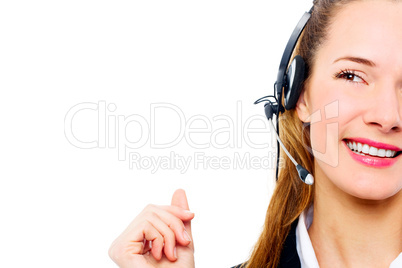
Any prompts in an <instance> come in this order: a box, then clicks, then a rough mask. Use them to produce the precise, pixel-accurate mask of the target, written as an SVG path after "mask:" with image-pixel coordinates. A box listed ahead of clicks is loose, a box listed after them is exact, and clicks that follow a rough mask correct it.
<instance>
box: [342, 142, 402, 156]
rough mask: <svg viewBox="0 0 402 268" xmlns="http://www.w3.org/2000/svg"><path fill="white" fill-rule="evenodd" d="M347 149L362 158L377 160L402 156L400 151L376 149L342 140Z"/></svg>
mask: <svg viewBox="0 0 402 268" xmlns="http://www.w3.org/2000/svg"><path fill="white" fill-rule="evenodd" d="M343 141H344V142H345V143H346V145H347V146H348V148H349V149H350V150H351V151H352V152H353V153H355V154H358V155H363V156H372V157H379V158H395V157H398V156H399V155H400V154H402V151H394V150H389V149H383V148H377V147H374V146H370V145H368V144H365V143H360V142H356V141H352V140H347V139H346V140H343Z"/></svg>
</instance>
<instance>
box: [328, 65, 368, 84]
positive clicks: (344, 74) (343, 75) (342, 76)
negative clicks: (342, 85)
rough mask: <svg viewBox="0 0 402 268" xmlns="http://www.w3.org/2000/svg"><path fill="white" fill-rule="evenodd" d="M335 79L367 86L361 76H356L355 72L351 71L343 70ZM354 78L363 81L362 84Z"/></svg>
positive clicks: (335, 75)
mask: <svg viewBox="0 0 402 268" xmlns="http://www.w3.org/2000/svg"><path fill="white" fill-rule="evenodd" d="M348 76H353V77H352V79H350V78H348ZM334 78H338V79H345V80H346V81H348V82H351V83H364V84H366V85H367V82H366V81H365V80H364V79H363V78H362V77H361V76H360V75H358V74H356V72H355V71H353V70H349V69H345V70H341V71H340V72H338V73H335V74H334ZM354 78H359V79H361V80H362V82H356V81H353V79H354Z"/></svg>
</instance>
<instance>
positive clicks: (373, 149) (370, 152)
mask: <svg viewBox="0 0 402 268" xmlns="http://www.w3.org/2000/svg"><path fill="white" fill-rule="evenodd" d="M377 152H378V149H377V148H375V147H373V146H371V147H370V150H369V155H372V156H377Z"/></svg>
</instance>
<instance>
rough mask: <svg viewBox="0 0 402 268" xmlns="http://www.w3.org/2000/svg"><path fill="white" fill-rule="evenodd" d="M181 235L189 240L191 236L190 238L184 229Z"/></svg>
mask: <svg viewBox="0 0 402 268" xmlns="http://www.w3.org/2000/svg"><path fill="white" fill-rule="evenodd" d="M183 236H184V238H185V239H186V240H187V241H191V238H190V236H189V235H188V233H187V231H186V230H184V231H183Z"/></svg>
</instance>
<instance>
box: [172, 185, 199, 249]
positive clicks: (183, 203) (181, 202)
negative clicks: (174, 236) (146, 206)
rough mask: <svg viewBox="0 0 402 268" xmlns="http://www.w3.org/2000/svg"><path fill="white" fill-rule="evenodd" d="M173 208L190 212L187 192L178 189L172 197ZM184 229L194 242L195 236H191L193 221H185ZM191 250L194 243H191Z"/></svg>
mask: <svg viewBox="0 0 402 268" xmlns="http://www.w3.org/2000/svg"><path fill="white" fill-rule="evenodd" d="M171 204H172V206H177V207H179V208H182V209H186V210H190V208H189V206H188V202H187V196H186V192H185V191H184V190H183V189H177V190H176V191H175V192H174V194H173V196H172V203H171ZM184 227H185V228H186V231H187V233H188V234H189V236H190V238H191V241H192V240H193V235H192V234H191V221H185V222H184ZM189 246H190V248H193V249H194V246H193V242H191V243H190V245H189Z"/></svg>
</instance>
